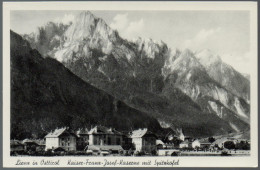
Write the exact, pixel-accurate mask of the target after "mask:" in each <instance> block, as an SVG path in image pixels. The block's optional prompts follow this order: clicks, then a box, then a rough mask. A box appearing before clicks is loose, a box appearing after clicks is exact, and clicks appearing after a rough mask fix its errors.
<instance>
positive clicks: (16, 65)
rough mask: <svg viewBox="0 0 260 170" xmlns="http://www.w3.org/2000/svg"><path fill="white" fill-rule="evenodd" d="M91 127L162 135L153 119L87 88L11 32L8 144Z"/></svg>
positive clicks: (94, 89)
mask: <svg viewBox="0 0 260 170" xmlns="http://www.w3.org/2000/svg"><path fill="white" fill-rule="evenodd" d="M94 124H101V125H105V126H108V127H114V128H116V129H118V130H130V129H136V128H138V127H148V128H149V129H151V130H153V131H155V132H157V133H159V134H161V133H163V131H164V130H163V129H162V128H161V127H160V125H159V123H158V121H157V120H156V119H154V118H152V117H151V116H149V115H147V114H146V113H143V112H140V111H138V110H136V109H133V108H131V107H129V106H127V105H126V104H125V103H124V102H121V101H120V100H117V99H115V98H114V97H112V96H111V95H109V94H107V93H105V92H104V91H102V90H99V89H97V88H95V87H93V86H91V85H89V84H88V83H86V82H84V81H83V80H81V79H80V78H79V77H77V76H75V75H74V74H73V73H72V72H71V71H69V70H68V69H67V68H65V67H64V66H63V65H62V64H61V63H59V62H58V61H56V60H55V59H52V58H42V57H41V55H40V53H39V52H38V51H37V50H32V49H31V47H30V45H29V43H28V42H27V41H25V40H24V39H22V37H21V36H19V35H18V34H16V33H14V32H12V31H11V138H12V139H13V138H15V139H24V138H30V137H35V138H38V137H43V136H44V135H46V133H47V132H49V131H50V130H53V129H55V128H56V127H62V126H69V127H71V128H73V129H77V128H79V127H90V126H91V125H94Z"/></svg>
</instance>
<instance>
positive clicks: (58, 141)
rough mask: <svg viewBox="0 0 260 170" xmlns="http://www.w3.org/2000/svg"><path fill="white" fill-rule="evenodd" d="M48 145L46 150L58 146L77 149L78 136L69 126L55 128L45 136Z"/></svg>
mask: <svg viewBox="0 0 260 170" xmlns="http://www.w3.org/2000/svg"><path fill="white" fill-rule="evenodd" d="M45 140H46V147H45V150H48V149H52V150H53V149H55V148H58V147H61V148H63V149H64V150H66V151H75V150H76V140H77V136H76V134H75V133H73V132H71V131H70V130H69V129H68V128H60V129H55V130H54V131H53V132H50V133H49V134H47V135H46V136H45Z"/></svg>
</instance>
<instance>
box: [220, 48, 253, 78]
mask: <svg viewBox="0 0 260 170" xmlns="http://www.w3.org/2000/svg"><path fill="white" fill-rule="evenodd" d="M252 55H253V54H252V53H251V52H250V51H248V52H245V53H244V54H223V55H221V58H222V60H223V61H224V62H225V63H227V64H229V65H231V66H232V67H233V68H234V69H236V70H237V71H238V72H240V73H250V67H251V66H250V58H252Z"/></svg>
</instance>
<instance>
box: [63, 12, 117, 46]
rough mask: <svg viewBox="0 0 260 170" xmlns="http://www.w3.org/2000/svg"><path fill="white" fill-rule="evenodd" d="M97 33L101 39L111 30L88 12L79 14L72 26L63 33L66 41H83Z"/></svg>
mask: <svg viewBox="0 0 260 170" xmlns="http://www.w3.org/2000/svg"><path fill="white" fill-rule="evenodd" d="M97 32H98V33H99V35H100V36H102V37H103V38H107V37H108V36H109V35H111V34H112V33H113V30H112V29H111V28H110V27H109V26H108V25H107V24H106V23H105V21H103V19H100V18H97V17H95V16H94V15H93V14H92V13H91V12H90V11H84V12H81V13H80V14H79V15H78V16H76V18H75V21H74V22H73V24H72V25H71V26H70V27H69V28H68V30H67V31H66V32H65V37H66V38H67V40H68V41H75V40H76V41H77V40H83V39H84V38H87V37H92V36H94V35H95V34H97Z"/></svg>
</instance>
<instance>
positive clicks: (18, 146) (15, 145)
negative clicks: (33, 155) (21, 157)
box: [10, 140, 24, 152]
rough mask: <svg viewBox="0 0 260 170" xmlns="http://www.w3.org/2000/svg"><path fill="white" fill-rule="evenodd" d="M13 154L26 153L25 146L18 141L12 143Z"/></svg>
mask: <svg viewBox="0 0 260 170" xmlns="http://www.w3.org/2000/svg"><path fill="white" fill-rule="evenodd" d="M10 147H11V152H20V151H24V145H23V144H22V143H21V142H20V141H18V140H11V141H10Z"/></svg>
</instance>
